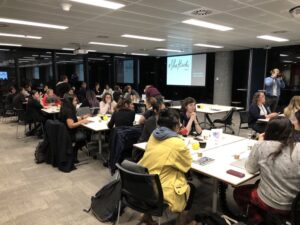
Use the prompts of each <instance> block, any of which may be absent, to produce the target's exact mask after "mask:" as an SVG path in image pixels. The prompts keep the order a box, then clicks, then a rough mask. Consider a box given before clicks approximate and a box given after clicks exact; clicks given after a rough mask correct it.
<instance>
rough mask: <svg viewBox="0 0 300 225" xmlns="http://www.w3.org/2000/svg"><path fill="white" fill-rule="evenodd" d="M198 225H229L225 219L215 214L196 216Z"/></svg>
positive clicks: (203, 213)
mask: <svg viewBox="0 0 300 225" xmlns="http://www.w3.org/2000/svg"><path fill="white" fill-rule="evenodd" d="M195 220H196V222H197V223H201V224H202V225H228V224H227V223H226V221H225V219H224V218H222V217H221V216H220V215H219V214H217V213H213V212H202V213H199V214H197V215H196V216H195Z"/></svg>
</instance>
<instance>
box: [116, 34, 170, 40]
mask: <svg viewBox="0 0 300 225" xmlns="http://www.w3.org/2000/svg"><path fill="white" fill-rule="evenodd" d="M121 37H126V38H134V39H142V40H147V41H165V39H162V38H155V37H146V36H139V35H132V34H123V35H121Z"/></svg>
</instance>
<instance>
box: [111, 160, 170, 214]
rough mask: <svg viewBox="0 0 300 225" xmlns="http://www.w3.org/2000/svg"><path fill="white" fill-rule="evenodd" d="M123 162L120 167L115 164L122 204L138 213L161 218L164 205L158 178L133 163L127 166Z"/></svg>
mask: <svg viewBox="0 0 300 225" xmlns="http://www.w3.org/2000/svg"><path fill="white" fill-rule="evenodd" d="M124 162H125V163H123V164H122V166H121V165H120V164H116V166H117V168H118V169H119V173H120V178H121V184H122V191H121V193H122V202H124V203H125V204H126V205H127V206H129V207H130V208H132V209H134V210H136V211H138V212H141V213H148V214H150V215H152V216H159V217H160V216H162V214H163V210H164V206H165V205H164V202H163V199H164V197H163V191H162V187H161V183H160V180H159V176H158V175H157V174H148V173H147V172H146V171H147V169H146V168H143V167H141V166H139V165H137V164H135V163H130V166H128V165H127V163H126V161H124ZM137 171H140V172H137Z"/></svg>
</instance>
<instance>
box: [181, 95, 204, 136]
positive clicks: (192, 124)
mask: <svg viewBox="0 0 300 225" xmlns="http://www.w3.org/2000/svg"><path fill="white" fill-rule="evenodd" d="M180 122H181V124H182V126H183V129H185V130H186V133H187V134H188V135H189V134H193V133H197V134H201V132H202V128H201V127H200V124H199V121H198V118H197V113H196V100H195V99H194V98H191V97H188V98H186V99H184V100H183V102H182V106H181V113H180Z"/></svg>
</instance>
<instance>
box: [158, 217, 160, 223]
mask: <svg viewBox="0 0 300 225" xmlns="http://www.w3.org/2000/svg"><path fill="white" fill-rule="evenodd" d="M158 225H160V217H158Z"/></svg>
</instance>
